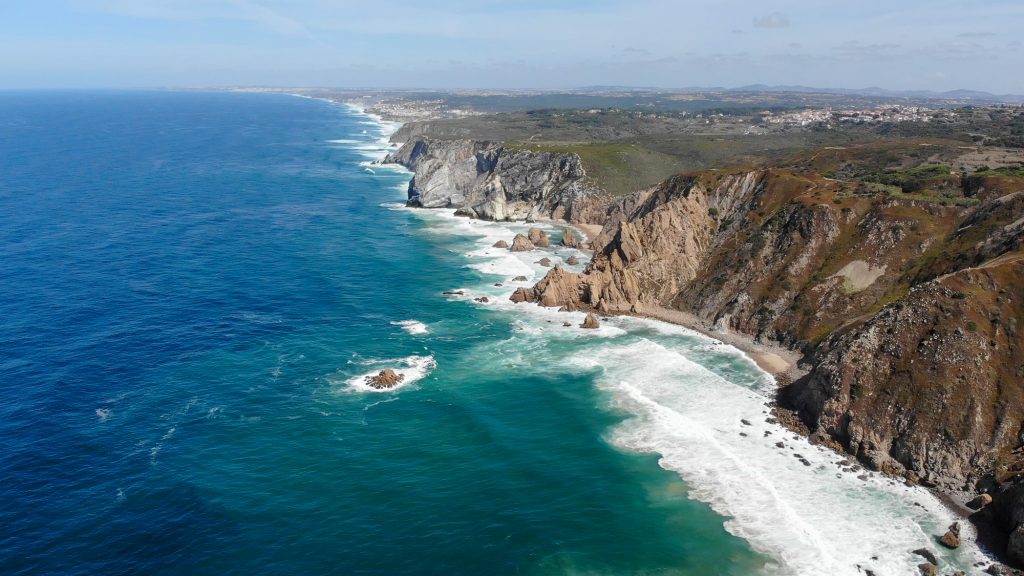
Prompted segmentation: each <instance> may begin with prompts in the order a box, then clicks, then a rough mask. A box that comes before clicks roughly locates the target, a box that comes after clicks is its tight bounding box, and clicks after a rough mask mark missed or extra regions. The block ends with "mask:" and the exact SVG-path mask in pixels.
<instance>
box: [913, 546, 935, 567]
mask: <svg viewBox="0 0 1024 576" xmlns="http://www.w3.org/2000/svg"><path fill="white" fill-rule="evenodd" d="M914 554H917V555H918V556H920V557H922V558H924V559H925V560H927V561H929V562H931V563H932V564H935V565H936V566H938V565H939V559H938V558H936V557H935V553H934V552H932V551H931V550H929V549H927V548H918V549H917V550H914Z"/></svg>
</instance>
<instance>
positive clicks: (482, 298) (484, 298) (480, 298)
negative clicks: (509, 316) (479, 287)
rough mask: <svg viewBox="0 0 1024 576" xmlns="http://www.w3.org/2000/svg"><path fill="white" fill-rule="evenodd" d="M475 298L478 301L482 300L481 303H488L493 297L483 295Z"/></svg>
mask: <svg viewBox="0 0 1024 576" xmlns="http://www.w3.org/2000/svg"><path fill="white" fill-rule="evenodd" d="M473 300H476V301H477V302H480V303H481V304H487V303H488V302H490V301H491V299H490V298H488V297H487V296H481V297H479V298H473Z"/></svg>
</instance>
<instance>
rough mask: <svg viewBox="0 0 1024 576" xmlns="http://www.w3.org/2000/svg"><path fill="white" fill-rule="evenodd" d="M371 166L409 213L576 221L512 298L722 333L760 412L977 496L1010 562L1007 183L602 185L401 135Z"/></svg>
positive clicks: (1018, 311)
mask: <svg viewBox="0 0 1024 576" xmlns="http://www.w3.org/2000/svg"><path fill="white" fill-rule="evenodd" d="M385 162H391V163H397V164H401V165H403V166H405V167H406V168H408V169H410V170H411V171H413V173H414V177H413V179H412V181H411V182H410V185H409V194H408V196H409V200H408V204H409V205H410V206H418V207H427V208H434V207H445V208H455V209H456V210H457V213H458V214H460V215H463V216H467V217H472V218H481V219H487V220H526V221H537V220H553V221H561V222H567V223H569V224H572V225H573V226H574V227H576V228H577V229H579V230H583V231H585V232H587V235H588V238H587V243H588V245H589V246H590V248H591V249H592V250H593V259H592V261H591V262H590V263H589V264H588V265H587V267H586V268H585V269H584V270H583V271H582V272H580V273H575V272H570V271H567V270H565V269H563V268H561V267H557V266H556V267H554V268H552V270H551V271H550V272H549V273H548V274H547V275H546V276H545V277H544V278H543V279H542V280H541V281H540V282H538V283H537V284H536V285H535V286H533V287H529V288H520V289H518V290H517V291H516V293H515V294H514V295H513V299H514V300H516V301H523V302H536V303H538V304H541V305H543V306H554V307H559V308H562V309H566V310H580V311H585V312H588V313H593V314H595V315H611V314H629V315H636V316H644V317H650V318H656V319H660V320H664V321H668V322H672V323H676V324H681V325H683V326H687V327H689V328H692V329H696V330H699V331H701V332H704V333H706V334H708V335H710V336H712V337H714V338H716V339H718V340H721V341H724V342H727V343H729V344H732V345H734V346H736V347H737V348H739V349H741V350H743V351H745V352H747V353H748V354H749V355H750V356H751V357H752V358H753V359H754V360H755V361H757V363H758V364H759V365H760V366H761V367H762V368H763V369H765V370H766V371H768V372H770V373H772V374H773V375H774V376H775V377H776V378H777V380H778V381H779V383H780V389H779V394H778V399H777V404H778V410H777V411H776V416H775V417H779V415H780V414H783V415H788V416H789V418H788V420H789V421H790V422H791V424H792V425H793V426H794V427H795V428H799V429H802V430H803V431H804V433H806V434H808V435H810V437H811V439H812V440H813V441H815V442H819V443H821V444H824V445H827V446H830V447H832V448H834V449H835V450H837V451H839V452H841V453H845V454H849V455H851V456H853V457H855V458H856V459H858V460H859V461H860V462H861V463H862V464H863V465H865V466H866V467H868V468H870V469H872V470H876V471H878V472H881V473H885V474H889V475H892V476H899V477H901V478H902V479H904V481H906V482H907V483H909V484H919V485H922V486H925V487H927V488H929V489H932V490H933V491H936V492H937V493H940V494H943V495H944V498H945V499H946V501H948V502H952V503H959V504H960V505H954V507H955V508H957V509H959V510H960V511H964V510H965V508H964V506H963V505H962V504H964V503H966V502H968V501H972V500H973V501H975V503H977V501H978V500H977V499H976V497H978V498H981V500H982V501H983V502H984V504H982V505H981V506H979V507H978V508H980V509H979V510H977V511H973V510H972V511H971V514H970V519H971V521H972V522H974V523H975V524H976V525H978V526H979V536H980V537H981V538H982V539H983V541H982V544H983V545H985V546H986V547H987V548H988V549H989V550H991V551H993V552H995V553H996V554H999V555H1001V557H1002V558H1004V559H1005V560H1007V561H1008V562H1009V563H1010V564H1015V565H1022V564H1024V368H1021V367H1022V366H1024V347H1022V340H1021V335H1020V330H1021V328H1022V327H1024V293H1022V292H1021V290H1022V288H1021V287H1024V256H1022V254H1021V247H1022V238H1024V191H1019V190H1007V189H1004V188H1001V187H1000V183H998V182H993V183H991V185H990V186H988V187H985V188H983V191H982V193H980V194H979V198H978V199H979V203H978V204H977V205H976V206H973V207H970V208H964V207H958V206H945V205H932V204H928V203H923V202H920V201H915V200H901V199H869V198H858V197H849V196H845V195H843V194H842V193H841V192H842V191H841V190H839V189H838V186H837V185H836V184H835V183H834V181H829V180H828V179H825V178H822V177H820V176H817V175H814V174H798V173H794V172H792V171H787V170H765V169H761V170H740V171H735V172H732V173H723V172H704V173H695V174H684V175H678V176H674V177H672V178H669V179H668V180H666V181H665V182H663V183H662V184H660V185H658V186H655V187H653V188H651V189H648V190H643V191H638V192H635V193H633V194H629V195H626V196H622V197H618V198H610V197H609V196H607V195H605V194H604V193H603V192H602V191H601V190H600V189H598V188H597V187H596V186H594V185H593V184H592V183H590V182H589V181H588V180H587V179H586V174H585V171H584V170H583V167H582V163H581V162H580V160H579V157H578V156H575V155H574V154H552V153H544V152H532V151H525V150H514V149H509V148H506V147H504V146H502V145H499V144H495V143H490V142H474V141H465V140H463V141H430V140H413V141H410V142H407V143H405V144H404V145H403V146H402V147H401V148H400V149H399V150H398V151H396V152H394V153H392V154H391V155H389V156H388V158H387V159H386V160H385ZM598 226H600V231H597V227H598ZM523 240H525V242H532V241H531V239H529V238H524V239H523ZM516 241H519V239H518V238H517V239H516V240H515V241H513V242H512V247H513V249H514V247H515V245H516ZM521 243H522V242H521ZM594 319H595V321H596V316H595V317H594ZM780 420H783V421H784V422H785V421H786V420H787V419H786V418H780ZM979 494H980V495H982V496H983V497H981V496H979ZM989 499H991V501H990V503H989ZM940 536H943V535H936V537H937V538H938V537H940ZM992 570H996V571H998V570H999V568H993V569H992ZM1007 570H1009V569H1007ZM990 573H998V572H990ZM1006 573H1010V572H1006Z"/></svg>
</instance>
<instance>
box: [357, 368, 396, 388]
mask: <svg viewBox="0 0 1024 576" xmlns="http://www.w3.org/2000/svg"><path fill="white" fill-rule="evenodd" d="M402 380H405V374H399V373H397V372H395V371H394V370H392V369H390V368H387V369H385V370H381V371H380V373H378V374H377V375H376V376H367V377H366V384H367V385H368V386H370V387H372V388H376V389H378V390H383V389H385V388H391V387H392V386H394V385H395V384H398V383H399V382H401V381H402Z"/></svg>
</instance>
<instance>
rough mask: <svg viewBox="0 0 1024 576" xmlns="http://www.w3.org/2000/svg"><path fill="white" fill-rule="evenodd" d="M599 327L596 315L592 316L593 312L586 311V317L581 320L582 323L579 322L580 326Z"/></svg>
mask: <svg viewBox="0 0 1024 576" xmlns="http://www.w3.org/2000/svg"><path fill="white" fill-rule="evenodd" d="M600 327H601V324H600V322H598V321H597V316H594V314H593V313H588V314H587V317H586V319H585V320H583V324H580V328H589V329H595V328H600Z"/></svg>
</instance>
